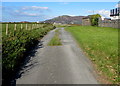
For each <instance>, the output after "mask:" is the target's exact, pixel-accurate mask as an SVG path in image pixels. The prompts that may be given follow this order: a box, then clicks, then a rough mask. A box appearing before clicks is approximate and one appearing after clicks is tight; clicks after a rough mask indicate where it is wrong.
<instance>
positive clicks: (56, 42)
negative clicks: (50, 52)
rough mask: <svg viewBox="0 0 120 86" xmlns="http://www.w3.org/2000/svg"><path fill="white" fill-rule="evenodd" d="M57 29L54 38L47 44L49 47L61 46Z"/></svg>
mask: <svg viewBox="0 0 120 86" xmlns="http://www.w3.org/2000/svg"><path fill="white" fill-rule="evenodd" d="M59 34H60V33H59V29H57V30H56V31H55V35H54V37H53V38H52V39H51V40H50V42H49V43H48V45H49V46H59V45H62V43H61V39H60V38H59Z"/></svg>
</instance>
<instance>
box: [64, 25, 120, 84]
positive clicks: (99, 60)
mask: <svg viewBox="0 0 120 86" xmlns="http://www.w3.org/2000/svg"><path fill="white" fill-rule="evenodd" d="M66 30H67V31H69V32H70V33H71V34H72V35H73V37H74V38H75V39H76V41H77V42H78V44H79V45H80V47H81V48H82V49H83V50H84V52H85V53H86V54H87V55H88V56H89V57H90V59H91V60H92V61H93V63H94V64H95V65H96V67H97V70H98V71H99V73H102V74H101V75H102V76H104V78H105V77H107V78H106V80H107V81H109V82H110V83H119V81H120V80H119V79H120V78H119V77H118V72H119V70H118V29H115V28H105V27H92V26H74V27H67V28H66Z"/></svg>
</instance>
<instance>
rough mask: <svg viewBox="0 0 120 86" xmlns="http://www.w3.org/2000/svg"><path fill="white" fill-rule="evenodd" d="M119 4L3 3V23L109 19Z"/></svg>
mask: <svg viewBox="0 0 120 86" xmlns="http://www.w3.org/2000/svg"><path fill="white" fill-rule="evenodd" d="M117 3H118V2H3V3H2V5H0V7H1V8H2V21H3V22H19V21H30V22H36V21H44V20H47V19H51V18H54V17H57V16H61V15H70V16H87V15H92V14H97V13H99V14H100V15H101V16H102V17H103V18H104V17H106V18H109V17H110V16H109V15H110V10H111V9H114V8H116V7H117Z"/></svg>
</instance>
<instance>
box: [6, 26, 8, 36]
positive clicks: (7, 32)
mask: <svg viewBox="0 0 120 86" xmlns="http://www.w3.org/2000/svg"><path fill="white" fill-rule="evenodd" d="M6 35H8V24H6Z"/></svg>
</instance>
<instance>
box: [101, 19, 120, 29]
mask: <svg viewBox="0 0 120 86" xmlns="http://www.w3.org/2000/svg"><path fill="white" fill-rule="evenodd" d="M99 26H100V27H112V28H120V19H117V20H99Z"/></svg>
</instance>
